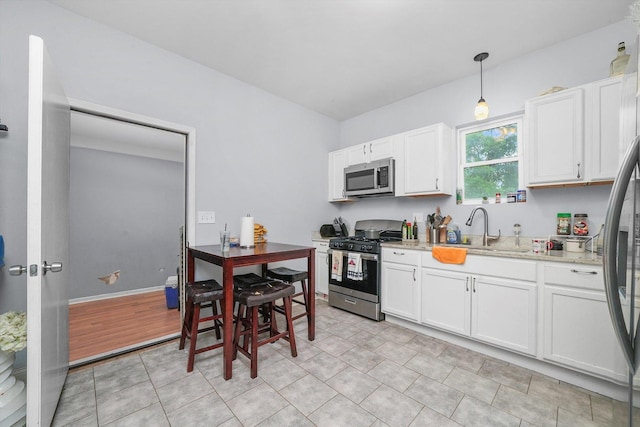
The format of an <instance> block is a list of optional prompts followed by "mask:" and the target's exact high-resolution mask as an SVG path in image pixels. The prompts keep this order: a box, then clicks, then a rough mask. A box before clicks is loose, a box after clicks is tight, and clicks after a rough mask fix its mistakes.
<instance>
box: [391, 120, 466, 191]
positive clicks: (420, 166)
mask: <svg viewBox="0 0 640 427" xmlns="http://www.w3.org/2000/svg"><path fill="white" fill-rule="evenodd" d="M394 141H395V146H396V152H397V153H399V156H398V157H397V158H396V188H395V194H396V196H427V195H450V194H451V193H452V192H453V187H454V178H455V169H454V168H453V167H452V163H451V162H452V159H453V157H454V156H453V154H454V153H455V144H454V142H453V131H452V130H451V129H450V128H449V127H447V126H446V125H444V124H443V123H439V124H436V125H433V126H428V127H424V128H420V129H416V130H412V131H409V132H405V133H402V134H399V135H395V136H394Z"/></svg>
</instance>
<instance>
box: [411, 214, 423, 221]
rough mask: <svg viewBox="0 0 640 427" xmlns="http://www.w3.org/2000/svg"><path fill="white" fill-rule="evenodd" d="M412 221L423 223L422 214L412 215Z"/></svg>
mask: <svg viewBox="0 0 640 427" xmlns="http://www.w3.org/2000/svg"><path fill="white" fill-rule="evenodd" d="M413 219H415V220H416V222H423V221H424V214H423V213H422V212H417V213H414V214H413Z"/></svg>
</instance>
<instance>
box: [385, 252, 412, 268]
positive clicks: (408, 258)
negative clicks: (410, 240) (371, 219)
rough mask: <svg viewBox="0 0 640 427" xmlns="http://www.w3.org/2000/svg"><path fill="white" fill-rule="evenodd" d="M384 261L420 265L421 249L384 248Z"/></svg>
mask: <svg viewBox="0 0 640 427" xmlns="http://www.w3.org/2000/svg"><path fill="white" fill-rule="evenodd" d="M382 261H383V262H395V263H398V264H408V265H413V266H418V265H419V264H420V251H414V250H407V249H398V248H382Z"/></svg>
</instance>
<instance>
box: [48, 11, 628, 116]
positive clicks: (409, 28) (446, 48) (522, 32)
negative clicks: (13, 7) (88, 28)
mask: <svg viewBox="0 0 640 427" xmlns="http://www.w3.org/2000/svg"><path fill="white" fill-rule="evenodd" d="M49 1H51V2H52V3H54V4H57V5H59V6H61V7H64V8H66V9H68V10H70V11H73V12H75V13H78V14H80V15H83V16H85V17H88V18H90V19H92V20H95V21H98V22H101V23H104V24H106V25H108V26H110V27H113V28H116V29H118V30H121V31H123V32H125V33H128V34H131V35H133V36H135V37H138V38H140V39H142V40H144V41H146V42H148V43H151V44H154V45H156V46H159V47H162V48H164V49H167V50H169V51H172V52H175V53H177V54H179V55H181V56H183V57H185V58H188V59H191V60H193V61H196V62H198V63H200V64H203V65H205V66H207V67H211V68H213V69H215V70H217V71H219V72H222V73H224V74H227V75H229V76H231V77H234V78H236V79H238V80H241V81H244V82H246V83H249V84H251V85H253V86H256V87H259V88H262V89H264V90H266V91H268V92H270V93H273V94H275V95H278V96H280V97H282V98H285V99H288V100H290V101H292V102H294V103H296V104H299V105H302V106H305V107H307V108H309V109H311V110H314V111H317V112H319V113H321V114H324V115H327V116H329V117H332V118H334V119H336V120H345V119H348V118H351V117H354V116H357V115H360V114H362V113H365V112H367V111H370V110H373V109H376V108H379V107H382V106H384V105H388V104H390V103H393V102H395V101H399V100H401V99H403V98H406V97H409V96H412V95H415V94H417V93H420V92H423V91H425V90H428V89H430V88H433V87H436V86H439V85H442V84H444V83H447V82H450V81H453V80H456V79H459V78H463V77H466V76H470V75H472V74H477V73H478V72H479V66H478V64H477V63H475V62H474V61H473V57H474V56H475V55H476V54H477V53H479V52H483V51H486V52H489V54H490V56H489V58H488V59H487V60H486V61H485V62H483V67H484V69H485V70H490V69H491V68H492V67H495V66H497V65H499V64H501V63H503V62H505V61H509V60H511V59H514V58H517V57H518V56H521V55H524V54H526V53H528V52H531V51H534V50H537V49H541V48H544V47H546V46H549V45H552V44H555V43H557V42H559V41H561V40H566V39H568V38H571V37H574V36H577V35H580V34H583V33H586V32H589V31H592V30H595V29H597V28H601V27H604V26H606V25H609V24H612V23H615V22H618V21H621V20H623V19H624V18H625V17H626V16H627V15H628V14H629V5H630V4H631V3H632V0H606V1H603V0H109V1H106V0H49ZM611 50H612V57H613V54H614V53H615V46H612V49H611Z"/></svg>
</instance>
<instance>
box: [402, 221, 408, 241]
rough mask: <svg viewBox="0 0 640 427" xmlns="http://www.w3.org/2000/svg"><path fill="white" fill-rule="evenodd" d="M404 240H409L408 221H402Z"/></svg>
mask: <svg viewBox="0 0 640 427" xmlns="http://www.w3.org/2000/svg"><path fill="white" fill-rule="evenodd" d="M402 240H407V220H406V219H405V220H404V221H402Z"/></svg>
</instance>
